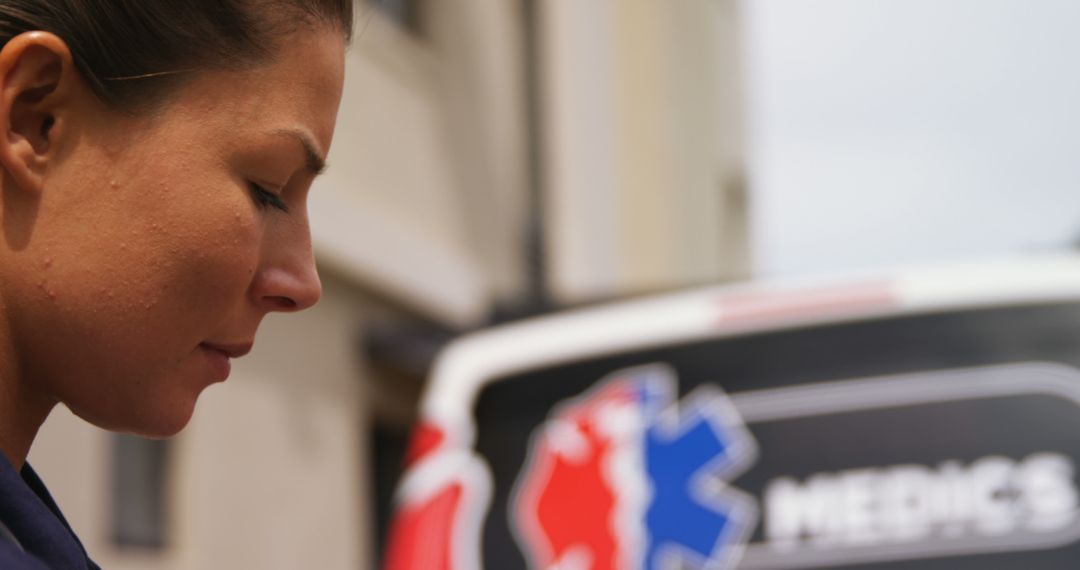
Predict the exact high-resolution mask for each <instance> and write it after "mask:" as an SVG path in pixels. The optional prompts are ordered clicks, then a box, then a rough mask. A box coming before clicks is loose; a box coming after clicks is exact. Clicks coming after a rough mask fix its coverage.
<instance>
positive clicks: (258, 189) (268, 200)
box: [248, 182, 289, 212]
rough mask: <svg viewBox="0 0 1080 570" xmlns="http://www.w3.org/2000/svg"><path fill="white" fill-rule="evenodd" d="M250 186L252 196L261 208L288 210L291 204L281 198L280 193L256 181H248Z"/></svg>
mask: <svg viewBox="0 0 1080 570" xmlns="http://www.w3.org/2000/svg"><path fill="white" fill-rule="evenodd" d="M248 187H249V188H250V189H251V196H252V198H254V199H255V203H256V204H257V205H258V206H259V207H260V208H264V209H265V208H266V207H271V208H274V209H277V210H281V211H282V212H288V211H289V206H288V205H286V204H285V202H284V201H283V200H282V199H281V196H279V195H278V194H276V193H274V192H271V191H270V190H267V189H266V188H263V187H262V186H260V185H259V184H256V183H255V182H248Z"/></svg>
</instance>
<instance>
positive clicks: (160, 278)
mask: <svg viewBox="0 0 1080 570" xmlns="http://www.w3.org/2000/svg"><path fill="white" fill-rule="evenodd" d="M283 45H286V46H288V49H286V50H283V51H282V52H281V53H279V54H278V55H277V57H276V58H275V59H274V60H273V61H272V62H271V63H269V64H267V65H263V66H260V67H258V68H256V69H252V70H250V71H243V72H237V71H229V72H207V73H204V74H202V75H199V76H197V77H195V78H194V79H192V81H191V82H190V83H187V84H186V85H185V86H184V87H181V88H180V90H179V91H178V92H177V93H176V94H174V95H171V96H169V98H168V99H167V101H166V104H165V106H164V107H163V108H161V109H160V110H158V111H155V112H152V113H146V114H145V116H142V115H140V116H137V117H128V116H124V115H121V114H118V113H109V112H104V111H102V110H101V109H95V108H92V106H93V105H92V104H91V103H86V102H84V104H83V107H84V108H82V109H76V110H75V111H73V112H72V113H71V114H70V117H69V120H68V123H67V124H66V125H64V130H63V131H61V133H62V134H61V135H60V136H62V137H66V138H64V139H63V141H66V142H63V143H62V144H63V147H62V149H63V150H61V151H58V152H57V153H56V156H55V157H54V159H53V160H52V162H50V163H49V167H48V169H47V170H46V174H45V176H44V179H43V180H44V182H43V185H42V189H41V192H40V196H39V203H38V204H37V205H36V206H35V210H34V212H33V216H32V217H33V221H32V224H31V227H30V229H29V230H28V231H25V232H22V233H20V235H19V236H18V237H17V238H16V239H9V241H23V242H24V243H21V244H19V245H21V246H22V247H21V249H18V251H17V252H16V254H15V255H14V256H12V257H11V259H12V261H11V262H10V263H11V265H12V266H10V267H6V268H4V279H5V283H3V284H2V285H0V287H3V293H4V302H5V303H6V307H5V310H6V311H7V314H8V319H9V326H10V328H11V331H12V332H11V336H12V343H13V344H14V346H15V347H16V351H15V352H16V354H17V359H18V362H17V363H16V364H17V367H18V376H19V377H20V378H21V379H22V380H23V382H24V383H27V384H29V385H30V386H32V388H33V389H34V390H37V391H40V393H41V394H43V395H45V396H47V397H50V398H52V399H53V400H54V401H60V402H63V403H65V404H66V405H67V406H68V407H69V408H71V409H72V411H74V412H75V413H76V414H78V415H80V416H82V417H83V418H85V419H87V420H89V421H90V422H92V423H95V424H97V425H99V426H101V427H105V428H109V429H116V430H122V431H130V432H135V433H141V434H145V435H159V436H164V435H170V434H173V433H175V432H176V431H178V430H179V429H181V428H182V427H183V426H184V425H185V424H186V423H187V421H188V420H189V418H190V417H191V414H192V411H193V407H194V405H195V401H196V399H197V397H198V395H199V393H200V392H201V391H202V390H203V389H204V388H206V387H207V386H209V385H210V384H212V383H214V382H217V381H221V380H224V379H225V377H226V376H227V375H228V367H229V366H228V360H229V357H230V356H233V357H235V356H239V355H241V354H242V353H244V352H246V351H247V350H249V349H250V347H251V344H252V342H253V341H254V339H255V331H256V329H257V328H258V326H259V323H260V321H261V320H262V318H263V317H264V316H266V314H267V313H269V312H272V311H294V310H299V309H303V308H305V307H308V306H310V305H312V304H313V303H315V301H316V300H318V298H319V294H320V285H319V279H318V276H317V274H316V272H315V267H314V263H313V259H312V252H311V241H310V235H309V229H308V219H307V209H306V201H307V194H308V188H309V186H310V185H311V182H312V180H313V178H314V176H315V174H316V173H317V172H316V171H317V170H318V168H319V166H320V162H321V160H322V157H324V156H325V153H326V152H327V150H328V149H329V147H330V141H331V138H332V135H333V130H334V121H335V117H336V114H337V108H338V104H339V102H340V97H341V89H342V81H343V66H344V41H343V39H342V37H341V34H340V33H336V32H333V31H330V30H326V31H316V30H303V31H300V32H297V33H295V34H293V37H291V38H289V39H288V40H287V41H285V42H283ZM73 105H74V106H76V107H77V106H78V103H77V101H76V103H75V104H73ZM11 237H13V236H9V238H11ZM9 247H10V245H9Z"/></svg>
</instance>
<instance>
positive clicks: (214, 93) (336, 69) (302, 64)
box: [164, 28, 345, 153]
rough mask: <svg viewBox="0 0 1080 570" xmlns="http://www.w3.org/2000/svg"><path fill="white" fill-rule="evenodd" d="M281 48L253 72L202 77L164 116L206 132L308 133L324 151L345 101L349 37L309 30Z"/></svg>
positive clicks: (179, 94)
mask: <svg viewBox="0 0 1080 570" xmlns="http://www.w3.org/2000/svg"><path fill="white" fill-rule="evenodd" d="M279 45H280V47H279V49H278V50H277V51H276V53H275V54H274V55H273V57H272V58H271V59H269V60H268V61H266V62H263V63H260V64H258V65H255V66H253V67H251V68H249V69H243V70H226V71H207V72H204V73H200V74H199V75H198V76H196V77H195V78H193V79H192V80H191V81H190V82H189V83H187V84H186V85H185V86H183V87H181V88H180V90H179V91H178V92H177V93H176V94H175V96H174V97H172V98H171V100H170V102H169V103H168V104H167V110H166V111H165V112H164V116H165V117H166V118H172V119H178V120H180V121H183V122H185V123H186V124H187V125H188V126H191V127H198V128H201V129H203V130H204V133H203V134H206V130H210V131H217V130H219V129H220V130H221V131H222V132H228V133H232V134H233V135H240V136H242V135H254V134H256V133H271V134H272V133H280V132H286V131H289V132H296V131H300V132H306V133H310V135H311V138H312V139H313V142H314V143H315V145H316V146H318V147H319V148H320V149H322V152H324V153H325V150H326V149H327V148H328V147H329V146H330V141H331V138H332V137H333V130H334V122H335V119H336V116H337V108H338V104H339V103H340V99H341V90H342V85H343V80H344V57H345V42H344V38H343V37H342V36H341V34H340V33H339V32H335V31H332V30H330V29H323V28H318V29H314V30H309V29H305V30H302V31H297V32H295V33H293V34H290V35H289V36H287V37H286V38H284V40H283V41H281V42H280V43H279ZM169 122H174V121H169ZM174 126H175V125H174Z"/></svg>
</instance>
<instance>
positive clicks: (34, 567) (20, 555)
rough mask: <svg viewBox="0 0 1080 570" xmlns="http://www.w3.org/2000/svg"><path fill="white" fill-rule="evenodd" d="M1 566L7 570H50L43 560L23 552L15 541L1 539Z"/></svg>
mask: <svg viewBox="0 0 1080 570" xmlns="http://www.w3.org/2000/svg"><path fill="white" fill-rule="evenodd" d="M0 568H4V569H5V570H48V566H45V564H44V563H43V562H41V561H40V560H38V559H37V558H34V557H33V556H31V555H29V554H27V553H25V552H23V551H22V550H21V549H19V547H18V546H15V544H14V543H12V542H8V541H6V540H0Z"/></svg>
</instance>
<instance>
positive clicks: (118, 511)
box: [111, 434, 169, 549]
mask: <svg viewBox="0 0 1080 570" xmlns="http://www.w3.org/2000/svg"><path fill="white" fill-rule="evenodd" d="M112 456H113V457H112V459H113V461H112V463H113V465H112V509H111V510H112V512H111V517H112V520H111V523H112V529H111V530H112V538H113V542H114V543H115V544H117V545H118V546H122V547H133V548H148V549H160V548H163V547H164V546H165V545H166V542H167V541H166V519H167V516H166V515H167V513H166V497H165V494H166V489H165V479H166V475H167V473H166V471H167V468H168V456H169V442H168V441H166V440H154V439H145V438H141V437H135V436H130V435H119V434H116V435H113V438H112Z"/></svg>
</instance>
